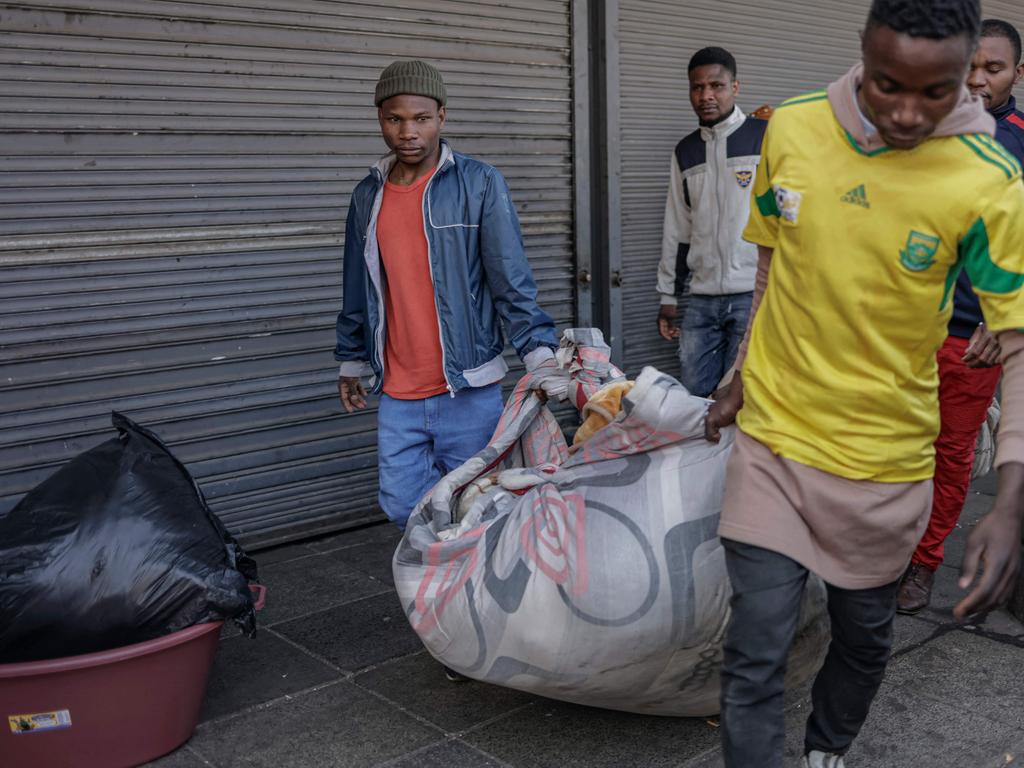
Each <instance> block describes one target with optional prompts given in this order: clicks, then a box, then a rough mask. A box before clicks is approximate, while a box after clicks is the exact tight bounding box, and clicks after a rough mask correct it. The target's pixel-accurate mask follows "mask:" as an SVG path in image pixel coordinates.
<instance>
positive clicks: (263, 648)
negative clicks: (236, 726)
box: [199, 631, 340, 721]
mask: <svg viewBox="0 0 1024 768" xmlns="http://www.w3.org/2000/svg"><path fill="white" fill-rule="evenodd" d="M338 677H340V674H339V673H338V672H337V671H336V670H334V669H331V668H330V667H329V666H327V665H326V664H323V663H322V662H319V661H317V660H316V659H314V658H312V657H310V656H308V655H307V654H305V653H302V651H300V650H298V649H297V648H296V647H295V646H293V645H289V644H288V643H286V642H285V641H284V640H282V639H281V638H279V637H275V636H274V635H272V634H271V633H270V632H267V631H262V632H261V631H257V632H256V636H255V637H254V638H252V639H250V638H248V637H241V636H239V637H233V638H230V639H228V640H224V641H222V642H221V643H220V646H219V647H218V648H217V657H216V658H215V659H214V662H213V669H212V671H211V672H210V680H209V682H208V683H207V686H206V699H205V700H204V702H203V709H202V713H201V714H200V716H199V719H200V721H206V720H210V719H212V718H215V717H222V716H224V715H228V714H231V713H233V712H239V711H241V710H243V709H246V708H247V707H251V706H253V705H255V704H262V703H263V702H266V701H270V700H272V699H276V698H277V697H278V696H284V695H286V694H290V693H295V692H296V691H301V690H304V689H306V688H311V687H312V686H314V685H318V684H319V683H324V682H327V681H328V680H333V679H336V678H338Z"/></svg>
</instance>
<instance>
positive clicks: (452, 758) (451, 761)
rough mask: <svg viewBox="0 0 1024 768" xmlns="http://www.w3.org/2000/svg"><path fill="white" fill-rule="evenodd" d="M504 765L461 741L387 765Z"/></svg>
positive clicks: (437, 767)
mask: <svg viewBox="0 0 1024 768" xmlns="http://www.w3.org/2000/svg"><path fill="white" fill-rule="evenodd" d="M501 766H502V763H500V762H498V761H497V760H495V759H493V758H491V757H488V756H487V755H485V754H483V753H481V752H478V751H477V750H475V749H473V748H472V747H470V746H469V745H468V744H464V743H462V742H461V741H446V742H444V743H443V744H438V745H436V746H433V747H427V748H426V749H421V750H420V751H419V752H414V753H412V754H411V755H407V756H406V757H403V758H400V759H399V760H397V761H395V762H390V763H387V768H501Z"/></svg>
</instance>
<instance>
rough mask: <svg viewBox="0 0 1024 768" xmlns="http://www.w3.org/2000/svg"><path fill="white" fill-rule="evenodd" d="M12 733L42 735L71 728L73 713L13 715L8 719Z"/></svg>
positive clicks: (63, 711)
mask: <svg viewBox="0 0 1024 768" xmlns="http://www.w3.org/2000/svg"><path fill="white" fill-rule="evenodd" d="M7 722H8V723H9V724H10V726H11V733H41V732H43V731H55V730H57V729H58V728H70V727H71V713H70V712H69V711H68V710H66V709H61V710H58V711H56V712H37V713H36V714H34V715H11V716H10V717H8V718H7Z"/></svg>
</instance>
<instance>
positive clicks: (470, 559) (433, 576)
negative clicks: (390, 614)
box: [409, 526, 487, 633]
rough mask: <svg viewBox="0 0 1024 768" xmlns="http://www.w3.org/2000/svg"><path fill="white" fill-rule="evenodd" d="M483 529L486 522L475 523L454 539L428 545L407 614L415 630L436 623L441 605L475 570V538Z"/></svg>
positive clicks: (456, 591) (477, 556) (478, 556)
mask: <svg viewBox="0 0 1024 768" xmlns="http://www.w3.org/2000/svg"><path fill="white" fill-rule="evenodd" d="M486 530H487V526H479V527H477V528H474V529H473V530H471V531H467V532H466V533H465V534H463V535H462V536H460V537H459V538H458V539H456V540H455V541H437V542H434V543H433V544H431V545H430V546H429V547H428V549H427V568H426V570H425V571H424V573H423V579H422V580H421V581H420V586H419V589H418V590H417V592H416V601H415V608H414V612H413V615H412V616H410V617H409V620H410V622H411V623H412V627H413V629H415V630H416V631H417V632H421V633H425V632H429V631H430V630H432V629H433V628H434V627H436V626H437V622H438V621H439V620H440V618H441V615H442V614H443V613H444V610H445V608H447V607H448V604H449V603H451V601H452V600H454V599H455V597H456V596H457V595H458V594H459V592H460V591H461V590H462V588H463V587H464V586H466V582H467V581H469V580H470V578H471V577H472V576H473V574H474V573H475V572H476V569H477V566H478V565H479V559H480V548H479V547H478V546H477V541H478V540H479V539H480V537H481V536H483V534H484V532H485V531H486Z"/></svg>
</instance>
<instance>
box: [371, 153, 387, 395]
mask: <svg viewBox="0 0 1024 768" xmlns="http://www.w3.org/2000/svg"><path fill="white" fill-rule="evenodd" d="M377 175H378V179H379V181H380V186H379V187H378V188H377V194H378V195H381V194H383V189H384V181H385V180H384V178H383V176H381V174H380V171H377ZM381 200H382V201H383V198H381ZM374 202H375V203H376V200H375V201H374ZM375 207H376V209H377V210H376V212H371V214H370V215H371V217H373V221H374V228H373V231H374V238H376V237H377V226H376V225H377V219H378V218H379V215H380V206H379V205H375ZM375 247H376V248H377V271H378V273H379V272H380V246H375ZM370 282H371V283H373V290H374V291H375V292H376V293H377V317H378V319H379V321H380V322H378V323H377V330H376V332H375V333H374V338H375V340H376V342H377V343H376V345H375V346H376V347H377V349H376V357H377V365H378V367H379V369H380V381H379V382H378V384H379V385H380V387H381V388H382V389H383V387H384V334H385V332H386V328H385V325H386V323H387V314H386V312H385V311H384V293H383V292H382V291H381V287H380V276H379V274H378V277H377V280H376V281H374V280H370ZM374 389H376V387H374Z"/></svg>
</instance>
